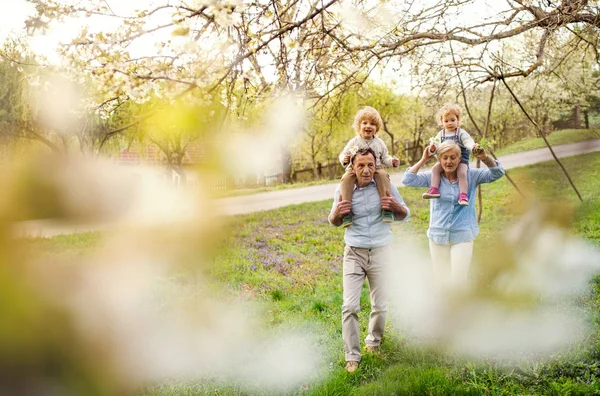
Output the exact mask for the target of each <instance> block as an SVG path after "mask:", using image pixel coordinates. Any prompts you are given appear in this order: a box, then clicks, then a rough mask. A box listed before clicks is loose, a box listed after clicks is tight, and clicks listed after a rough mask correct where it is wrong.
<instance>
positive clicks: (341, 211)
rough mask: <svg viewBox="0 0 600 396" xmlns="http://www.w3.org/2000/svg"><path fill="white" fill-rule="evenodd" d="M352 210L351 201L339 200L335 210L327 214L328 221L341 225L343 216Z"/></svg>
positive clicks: (337, 225)
mask: <svg viewBox="0 0 600 396" xmlns="http://www.w3.org/2000/svg"><path fill="white" fill-rule="evenodd" d="M351 211H352V202H350V201H340V202H338V203H337V205H336V206H335V210H334V211H333V213H332V214H330V215H329V221H330V222H331V224H333V225H334V226H336V227H339V226H341V225H342V221H343V220H344V216H345V215H347V214H348V213H350V212H351Z"/></svg>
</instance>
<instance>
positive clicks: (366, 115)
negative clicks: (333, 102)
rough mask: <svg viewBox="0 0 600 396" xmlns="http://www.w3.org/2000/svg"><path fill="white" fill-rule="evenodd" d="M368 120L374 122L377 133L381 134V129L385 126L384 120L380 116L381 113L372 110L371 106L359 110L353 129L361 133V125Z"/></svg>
mask: <svg viewBox="0 0 600 396" xmlns="http://www.w3.org/2000/svg"><path fill="white" fill-rule="evenodd" d="M364 119H367V120H369V121H373V122H374V123H375V125H376V128H377V130H376V131H375V133H377V132H379V130H380V129H381V127H382V126H383V120H382V119H381V116H380V115H379V112H378V111H377V110H375V109H374V108H372V107H371V106H365V107H363V108H362V109H360V110H358V112H357V113H356V115H355V116H354V122H353V123H352V127H353V128H354V130H355V131H356V133H357V134H358V133H359V131H360V123H361V122H362V120H364Z"/></svg>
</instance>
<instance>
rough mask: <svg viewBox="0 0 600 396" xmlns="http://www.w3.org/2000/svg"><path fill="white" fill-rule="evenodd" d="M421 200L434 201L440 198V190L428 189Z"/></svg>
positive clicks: (435, 188)
mask: <svg viewBox="0 0 600 396" xmlns="http://www.w3.org/2000/svg"><path fill="white" fill-rule="evenodd" d="M422 196H423V199H435V198H439V197H440V190H439V189H438V188H437V187H429V190H427V192H426V193H424V194H423V195H422Z"/></svg>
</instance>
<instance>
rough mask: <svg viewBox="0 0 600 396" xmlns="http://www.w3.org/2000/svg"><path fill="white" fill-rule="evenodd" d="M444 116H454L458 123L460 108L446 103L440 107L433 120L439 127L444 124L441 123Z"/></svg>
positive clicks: (460, 113) (460, 114)
mask: <svg viewBox="0 0 600 396" xmlns="http://www.w3.org/2000/svg"><path fill="white" fill-rule="evenodd" d="M446 114H454V115H455V116H456V119H457V120H458V121H460V118H461V116H462V111H460V107H458V105H457V104H453V103H446V104H445V105H443V106H442V108H441V109H439V110H438V112H437V114H436V116H435V117H436V118H435V119H436V121H437V122H438V125H439V126H442V125H444V123H443V122H442V118H443V117H444V116H445V115H446Z"/></svg>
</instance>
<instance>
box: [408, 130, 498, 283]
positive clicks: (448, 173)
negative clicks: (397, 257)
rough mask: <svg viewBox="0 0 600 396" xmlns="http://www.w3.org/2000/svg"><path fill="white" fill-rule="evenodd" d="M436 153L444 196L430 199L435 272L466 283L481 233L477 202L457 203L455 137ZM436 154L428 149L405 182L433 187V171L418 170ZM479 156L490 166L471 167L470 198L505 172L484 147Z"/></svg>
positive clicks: (443, 279) (445, 278)
mask: <svg viewBox="0 0 600 396" xmlns="http://www.w3.org/2000/svg"><path fill="white" fill-rule="evenodd" d="M436 153H437V157H438V161H439V162H440V164H441V166H442V171H441V174H442V179H441V182H440V187H439V190H440V195H441V196H440V198H439V199H433V200H431V201H430V205H429V229H428V230H427V236H428V237H429V251H430V253H431V260H432V262H433V272H434V276H435V278H436V279H437V280H438V281H440V282H444V283H445V282H450V283H451V284H453V285H462V284H464V283H466V281H467V275H468V272H469V266H470V264H471V257H472V255H473V240H474V239H475V237H476V236H477V235H478V234H479V226H478V225H477V218H476V216H475V205H469V206H461V205H458V204H457V202H458V194H459V188H458V165H459V164H460V158H461V152H460V147H459V146H458V145H457V144H456V143H455V142H454V141H445V142H443V143H442V144H440V145H439V147H438V148H437V152H436ZM432 156H433V154H431V153H430V151H429V150H425V151H424V152H423V156H422V157H421V159H420V160H419V162H417V163H416V164H414V165H413V166H411V167H410V168H408V170H407V171H406V173H405V174H404V178H403V179H402V183H403V184H404V185H405V186H409V187H431V172H420V173H418V172H419V169H420V168H421V167H422V166H423V165H425V163H427V161H428V160H429V159H430V158H431V157H432ZM476 157H477V158H478V159H480V160H481V161H482V162H483V163H484V164H485V165H487V167H488V168H487V169H477V168H475V169H469V170H468V173H467V177H468V181H469V189H468V196H469V201H470V202H474V200H473V198H474V197H475V193H476V190H477V186H478V185H479V184H481V183H491V182H493V181H496V180H498V179H499V178H501V177H502V176H503V175H504V169H503V168H502V166H501V165H500V163H498V162H496V161H495V160H494V159H493V158H490V157H488V155H487V154H486V153H485V151H484V150H481V151H480V152H479V153H477V154H476Z"/></svg>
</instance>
